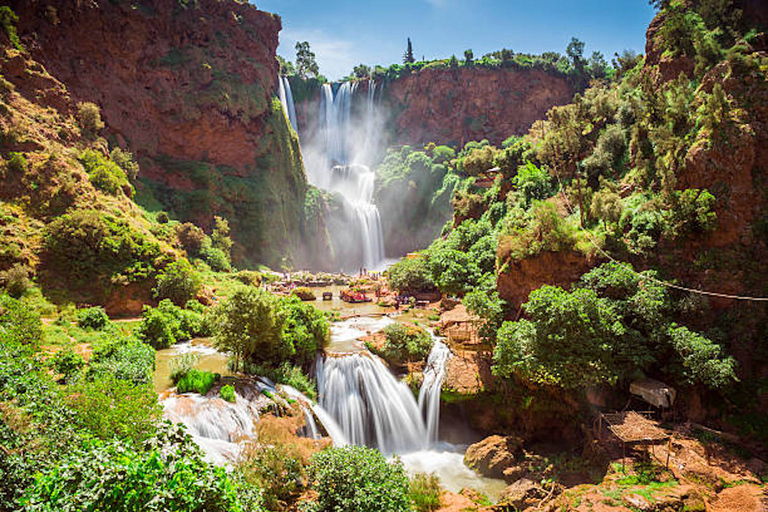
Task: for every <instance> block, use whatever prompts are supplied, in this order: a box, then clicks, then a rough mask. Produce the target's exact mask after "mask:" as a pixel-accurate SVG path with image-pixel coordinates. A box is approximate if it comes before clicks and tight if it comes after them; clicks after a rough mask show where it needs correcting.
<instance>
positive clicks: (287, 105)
mask: <svg viewBox="0 0 768 512" xmlns="http://www.w3.org/2000/svg"><path fill="white" fill-rule="evenodd" d="M279 78H280V80H278V96H279V98H280V103H281V104H282V105H283V112H285V117H286V118H288V121H290V123H291V126H292V127H293V129H294V130H295V131H296V133H299V125H298V123H297V122H296V107H295V106H294V104H293V93H292V92H291V82H290V81H288V77H286V76H281V77H279Z"/></svg>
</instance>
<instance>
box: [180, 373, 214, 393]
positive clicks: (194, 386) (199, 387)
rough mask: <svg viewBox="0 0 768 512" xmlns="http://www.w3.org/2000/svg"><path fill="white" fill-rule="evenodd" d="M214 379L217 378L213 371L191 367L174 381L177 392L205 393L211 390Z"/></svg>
mask: <svg viewBox="0 0 768 512" xmlns="http://www.w3.org/2000/svg"><path fill="white" fill-rule="evenodd" d="M216 380H218V379H217V376H216V374H215V373H213V372H209V371H205V370H198V369H197V368H193V369H191V370H189V371H188V372H187V373H186V374H184V375H182V376H181V378H180V379H179V381H178V382H177V383H176V391H177V392H178V393H188V392H190V391H193V392H195V393H200V394H201V395H205V394H207V393H208V392H209V391H210V390H211V388H212V387H213V385H214V384H215V383H216Z"/></svg>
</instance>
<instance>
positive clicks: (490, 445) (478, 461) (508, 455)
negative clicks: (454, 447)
mask: <svg viewBox="0 0 768 512" xmlns="http://www.w3.org/2000/svg"><path fill="white" fill-rule="evenodd" d="M522 445H523V441H522V440H521V439H520V438H518V437H514V436H498V435H496V436H490V437H486V438H485V439H483V440H482V441H480V442H479V443H475V444H473V445H471V446H470V447H469V448H467V452H466V453H465V454H464V464H466V465H467V466H468V467H470V468H472V469H474V470H475V471H477V472H478V473H480V474H481V475H483V476H487V477H490V478H504V470H505V469H508V468H510V467H511V466H513V465H514V464H515V459H516V455H517V454H518V453H519V452H520V450H521V448H522Z"/></svg>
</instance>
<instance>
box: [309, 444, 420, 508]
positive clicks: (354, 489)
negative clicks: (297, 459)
mask: <svg viewBox="0 0 768 512" xmlns="http://www.w3.org/2000/svg"><path fill="white" fill-rule="evenodd" d="M309 472H310V475H311V481H312V482H313V488H314V489H315V490H316V491H317V493H318V498H317V507H318V510H334V511H336V512H379V511H381V510H387V511H388V512H405V511H407V510H410V500H409V497H408V477H407V476H406V474H405V470H404V469H403V466H402V464H401V463H400V462H399V461H395V462H392V463H389V462H387V460H386V459H385V458H384V456H383V455H382V454H381V453H380V452H379V451H377V450H375V449H373V448H368V447H365V446H344V447H340V448H329V449H327V450H324V451H322V452H320V453H317V454H315V455H313V456H312V459H311V463H310V469H309Z"/></svg>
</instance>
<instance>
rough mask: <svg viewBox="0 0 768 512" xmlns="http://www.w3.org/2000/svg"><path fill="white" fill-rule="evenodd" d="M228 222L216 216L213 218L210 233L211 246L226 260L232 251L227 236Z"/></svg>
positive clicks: (230, 241)
mask: <svg viewBox="0 0 768 512" xmlns="http://www.w3.org/2000/svg"><path fill="white" fill-rule="evenodd" d="M229 234H230V230H229V221H227V219H225V218H222V217H219V216H218V215H216V216H215V217H213V232H212V233H211V244H212V245H213V247H214V248H216V249H219V250H220V251H221V252H223V253H224V255H225V256H226V257H227V259H229V258H230V252H231V251H232V239H231V238H230V236H229Z"/></svg>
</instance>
